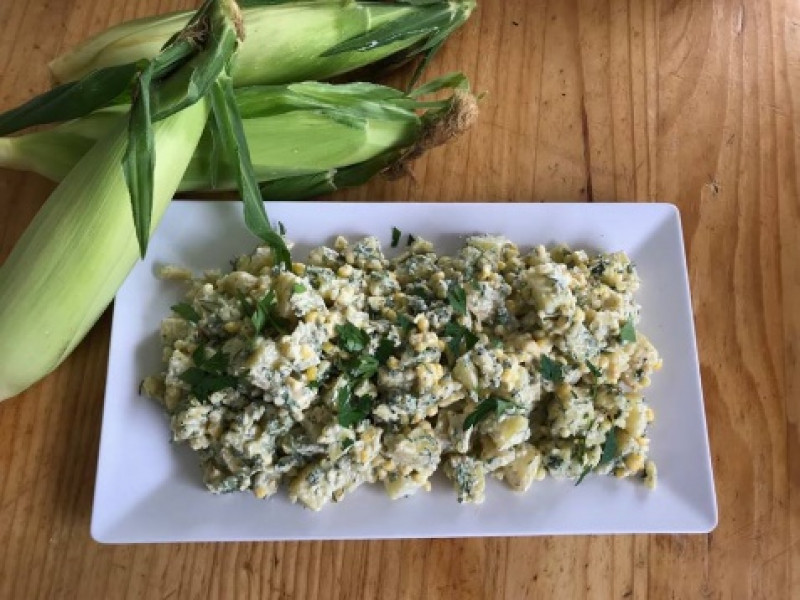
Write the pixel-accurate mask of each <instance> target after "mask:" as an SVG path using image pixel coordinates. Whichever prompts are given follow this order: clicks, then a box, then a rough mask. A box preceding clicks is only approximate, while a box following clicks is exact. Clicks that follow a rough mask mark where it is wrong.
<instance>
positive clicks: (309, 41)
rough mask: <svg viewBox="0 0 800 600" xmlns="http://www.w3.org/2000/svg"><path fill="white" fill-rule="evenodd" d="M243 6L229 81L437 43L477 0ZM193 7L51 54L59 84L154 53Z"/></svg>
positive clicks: (281, 1)
mask: <svg viewBox="0 0 800 600" xmlns="http://www.w3.org/2000/svg"><path fill="white" fill-rule="evenodd" d="M246 6H247V7H246V8H244V9H243V11H242V13H243V16H244V24H245V27H246V29H247V36H246V38H245V40H244V43H243V44H242V47H241V50H240V51H239V54H238V57H237V62H236V66H235V68H234V71H233V78H234V84H235V85H236V86H247V85H256V84H281V83H291V82H293V81H303V80H318V79H327V78H330V77H333V76H335V75H339V74H342V73H346V72H348V71H352V70H354V69H357V68H360V67H363V66H365V65H369V64H372V63H374V62H377V61H380V60H382V59H385V58H387V57H390V56H393V55H396V54H398V53H401V52H402V53H403V54H404V55H406V56H408V55H412V54H415V53H418V52H424V51H428V50H431V49H435V48H436V47H437V46H438V45H439V44H441V43H442V42H443V41H444V40H445V39H446V38H447V36H449V35H450V34H451V33H452V32H453V31H454V30H455V29H457V28H458V27H460V26H461V25H462V24H463V23H464V22H465V21H466V20H467V19H468V18H469V16H470V14H471V13H472V11H473V9H474V8H475V0H452V1H450V0H439V1H437V0H424V1H420V0H395V1H393V2H356V1H355V0H346V1H343V0H314V1H305V2H297V1H294V2H288V1H286V0H261V1H258V0H255V1H251V2H249V3H247V5H246ZM190 14H191V13H190V12H179V13H172V14H168V15H159V16H155V17H148V18H144V19H137V20H134V21H129V22H127V23H122V24H120V25H117V26H114V27H111V28H110V29H108V30H106V31H104V32H102V33H100V34H98V35H96V36H94V37H93V38H91V39H89V40H87V41H86V42H84V43H82V44H81V45H79V46H78V47H77V48H74V49H73V50H71V51H69V52H67V53H66V54H64V55H62V56H60V57H59V58H56V59H55V60H53V61H52V62H51V63H50V69H51V71H52V73H53V75H54V77H55V78H56V80H57V81H59V82H68V81H75V80H77V79H80V78H81V77H84V76H85V75H87V74H88V73H90V72H92V71H94V70H96V69H102V68H106V67H111V66H118V65H124V64H127V63H132V62H135V61H138V60H140V59H142V58H152V57H153V56H155V55H156V54H157V53H158V51H159V49H160V48H161V46H162V45H163V44H164V43H165V42H166V41H167V40H168V39H169V37H170V36H172V35H173V34H174V33H175V32H176V31H179V30H180V29H182V28H183V27H184V26H185V25H186V23H187V21H188V20H189V16H190Z"/></svg>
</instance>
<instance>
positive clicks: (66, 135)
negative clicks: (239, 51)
mask: <svg viewBox="0 0 800 600" xmlns="http://www.w3.org/2000/svg"><path fill="white" fill-rule="evenodd" d="M437 81H443V80H437ZM437 81H434V82H432V83H433V84H434V85H437V86H438V85H439V84H437ZM446 83H447V85H446V86H444V87H456V86H461V87H465V86H466V79H465V78H463V77H461V76H458V75H457V74H456V75H451V76H449V77H447V78H446ZM236 97H237V104H238V106H239V109H240V113H241V116H242V120H243V124H244V130H245V134H246V136H247V142H248V145H249V147H250V154H251V158H252V162H253V167H254V169H255V175H256V179H258V181H259V182H261V183H262V184H265V185H264V186H263V187H262V190H263V191H264V197H265V198H266V199H271V198H282V199H287V200H290V199H302V198H306V197H309V196H311V195H318V194H321V193H326V192H330V191H333V190H335V189H337V188H340V187H345V186H352V185H359V184H361V183H364V182H365V181H366V180H367V179H369V178H370V177H371V176H372V175H373V174H374V173H376V172H378V171H380V170H383V169H385V168H386V167H389V166H390V165H391V164H392V163H393V162H395V161H396V160H397V159H398V158H399V157H400V155H401V154H402V152H403V150H405V149H407V148H410V147H412V146H414V144H416V143H417V142H418V141H419V140H420V138H421V136H422V134H423V131H424V130H426V127H427V128H430V125H431V124H434V123H436V122H439V121H441V120H442V119H443V118H444V116H445V115H446V114H447V109H449V108H450V107H451V106H453V104H454V102H455V98H454V97H451V98H450V99H447V100H443V101H439V102H428V103H423V102H419V101H417V100H415V99H414V98H412V97H411V96H409V95H407V94H404V93H402V92H400V91H397V90H394V89H392V88H388V87H385V86H380V85H375V84H367V83H356V84H344V85H331V84H323V83H314V82H307V83H299V84H292V85H286V86H254V87H248V88H238V89H237V91H236ZM125 109H126V108H125V107H124V106H117V107H112V108H107V109H103V110H99V111H96V112H94V113H92V114H91V115H89V116H87V117H83V118H81V119H77V120H75V121H71V122H68V123H65V124H63V125H60V126H58V127H55V128H53V129H51V130H46V131H40V132H36V133H31V134H27V135H22V136H18V137H10V138H0V167H8V168H16V169H21V170H30V171H34V172H37V173H39V174H41V175H44V176H45V177H48V178H50V179H52V180H55V181H60V180H61V179H63V178H64V177H65V176H66V174H67V173H68V172H69V170H70V169H71V168H72V167H73V166H74V164H75V163H76V162H77V161H78V160H79V159H80V157H81V156H83V155H84V154H85V153H86V152H88V150H89V149H90V148H91V147H92V145H93V144H94V143H95V141H96V140H97V139H99V138H100V137H101V136H102V135H103V134H104V133H105V132H106V131H107V130H108V128H109V127H110V124H112V123H114V121H115V119H116V118H118V115H120V114H122V113H124V111H125ZM424 109H427V112H425V113H424V114H419V113H420V111H422V110H424ZM461 109H462V112H463V109H464V107H463V106H462V107H461ZM453 133H456V132H453ZM218 158H219V157H217V155H216V153H215V152H214V145H213V140H212V136H211V130H210V129H209V128H207V129H206V131H205V133H204V134H203V138H202V139H201V141H200V144H199V145H198V148H197V151H196V152H195V155H194V157H193V158H192V161H191V162H190V163H189V166H188V168H187V169H186V173H185V174H184V176H183V180H182V181H181V185H180V190H182V191H198V190H228V189H232V188H233V187H235V185H234V180H233V178H232V177H231V173H230V168H229V166H228V165H227V164H226V162H225V161H224V160H221V161H219V160H218Z"/></svg>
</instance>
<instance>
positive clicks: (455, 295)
mask: <svg viewBox="0 0 800 600" xmlns="http://www.w3.org/2000/svg"><path fill="white" fill-rule="evenodd" d="M447 301H448V302H449V303H450V306H452V307H453V310H454V311H455V312H456V314H459V315H466V314H467V293H466V292H465V291H464V288H463V287H461V286H460V285H459V284H457V283H454V284H453V285H451V286H450V289H448V290H447Z"/></svg>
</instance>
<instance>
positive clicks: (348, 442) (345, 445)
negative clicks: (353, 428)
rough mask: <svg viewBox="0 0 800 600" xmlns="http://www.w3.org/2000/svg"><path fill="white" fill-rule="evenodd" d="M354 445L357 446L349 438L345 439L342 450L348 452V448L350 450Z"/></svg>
mask: <svg viewBox="0 0 800 600" xmlns="http://www.w3.org/2000/svg"><path fill="white" fill-rule="evenodd" d="M353 444H355V442H354V441H353V440H351V439H350V438H347V439H344V440H342V443H341V446H342V450H347V449H348V448H350V447H351V446H352V445H353Z"/></svg>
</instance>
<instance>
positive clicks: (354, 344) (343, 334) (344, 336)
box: [336, 321, 369, 353]
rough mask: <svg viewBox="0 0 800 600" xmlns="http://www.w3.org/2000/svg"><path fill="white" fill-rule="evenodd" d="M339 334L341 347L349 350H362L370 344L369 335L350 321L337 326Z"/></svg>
mask: <svg viewBox="0 0 800 600" xmlns="http://www.w3.org/2000/svg"><path fill="white" fill-rule="evenodd" d="M336 333H337V334H338V336H339V347H340V348H341V349H342V350H345V351H347V352H351V353H352V352H361V351H362V350H363V349H364V348H366V347H367V344H369V335H368V334H367V332H366V331H364V330H363V329H359V328H358V327H356V326H355V325H353V324H352V323H350V322H349V321H348V322H347V323H345V324H344V325H337V326H336Z"/></svg>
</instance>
